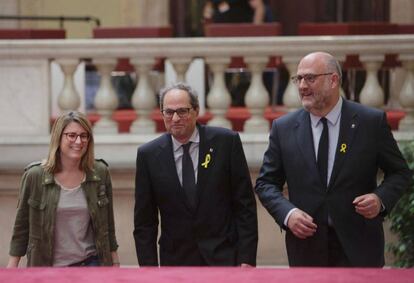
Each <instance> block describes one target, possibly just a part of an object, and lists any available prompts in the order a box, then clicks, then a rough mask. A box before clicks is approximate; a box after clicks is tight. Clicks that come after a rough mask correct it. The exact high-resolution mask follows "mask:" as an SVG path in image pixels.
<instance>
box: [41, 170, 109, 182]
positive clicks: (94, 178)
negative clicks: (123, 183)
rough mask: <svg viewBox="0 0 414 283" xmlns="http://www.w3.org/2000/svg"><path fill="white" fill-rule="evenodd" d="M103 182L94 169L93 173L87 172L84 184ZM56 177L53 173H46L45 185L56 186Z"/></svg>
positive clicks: (44, 175) (44, 176)
mask: <svg viewBox="0 0 414 283" xmlns="http://www.w3.org/2000/svg"><path fill="white" fill-rule="evenodd" d="M100 180H101V177H100V176H99V174H98V172H96V170H95V169H92V171H88V172H86V177H85V181H84V182H99V181H100ZM55 183H56V182H55V177H54V175H53V174H52V173H49V172H46V171H44V174H43V180H42V184H43V185H50V184H55Z"/></svg>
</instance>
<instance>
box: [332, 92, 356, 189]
mask: <svg viewBox="0 0 414 283" xmlns="http://www.w3.org/2000/svg"><path fill="white" fill-rule="evenodd" d="M358 127H359V120H358V116H357V113H356V112H354V111H352V107H351V104H350V103H349V102H347V101H346V100H345V99H344V100H343V105H342V110H341V124H340V128H339V137H338V145H337V146H336V151H335V161H334V165H333V168H332V174H331V178H330V180H329V185H328V189H330V188H331V187H332V186H333V184H334V183H335V179H336V178H337V177H338V173H339V172H340V170H341V167H342V165H343V163H344V161H345V160H346V158H347V156H348V155H349V154H350V153H351V151H352V142H353V140H354V136H355V133H356V131H357V129H358Z"/></svg>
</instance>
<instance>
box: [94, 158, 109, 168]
mask: <svg viewBox="0 0 414 283" xmlns="http://www.w3.org/2000/svg"><path fill="white" fill-rule="evenodd" d="M95 160H96V161H100V162H102V163H103V164H105V165H106V167H109V164H108V163H107V162H106V161H105V160H104V159H102V158H100V159H95Z"/></svg>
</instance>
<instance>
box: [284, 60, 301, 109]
mask: <svg viewBox="0 0 414 283" xmlns="http://www.w3.org/2000/svg"><path fill="white" fill-rule="evenodd" d="M282 60H283V62H284V63H285V66H286V69H287V71H288V73H289V82H288V85H287V87H286V90H285V92H284V94H283V105H284V106H285V107H286V108H287V109H288V110H289V111H294V110H296V109H298V108H300V107H302V102H301V100H300V97H299V92H298V87H297V86H296V85H295V84H294V83H293V82H292V80H291V79H290V77H291V76H294V75H296V69H297V67H298V63H299V60H300V58H299V57H287V56H286V57H283V59H282Z"/></svg>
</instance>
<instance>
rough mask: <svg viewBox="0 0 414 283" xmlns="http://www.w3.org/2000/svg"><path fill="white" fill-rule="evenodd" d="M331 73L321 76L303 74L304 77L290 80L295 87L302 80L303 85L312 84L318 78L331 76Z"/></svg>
mask: <svg viewBox="0 0 414 283" xmlns="http://www.w3.org/2000/svg"><path fill="white" fill-rule="evenodd" d="M332 74H333V73H323V74H304V75H296V76H293V77H291V78H290V79H291V80H292V82H293V83H294V84H295V85H299V84H300V82H301V81H302V79H304V80H305V83H307V84H310V83H311V84H312V83H314V82H315V81H316V79H317V78H318V77H319V76H327V75H332Z"/></svg>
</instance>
